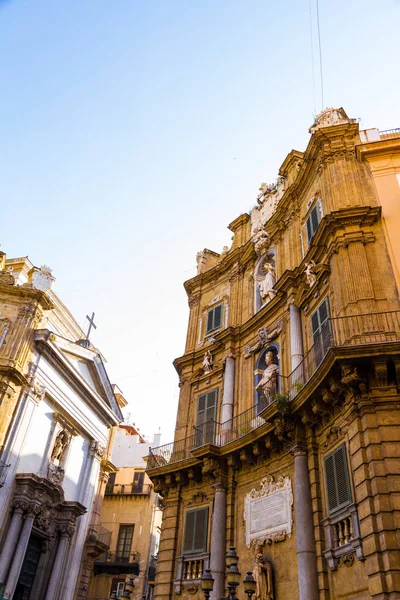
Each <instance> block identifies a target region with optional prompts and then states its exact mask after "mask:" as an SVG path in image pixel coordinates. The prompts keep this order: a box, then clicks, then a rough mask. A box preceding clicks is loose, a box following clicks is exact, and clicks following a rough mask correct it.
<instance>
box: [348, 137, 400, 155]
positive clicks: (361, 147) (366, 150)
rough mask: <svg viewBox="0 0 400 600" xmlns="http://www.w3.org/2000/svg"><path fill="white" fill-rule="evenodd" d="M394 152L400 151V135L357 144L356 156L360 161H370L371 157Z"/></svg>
mask: <svg viewBox="0 0 400 600" xmlns="http://www.w3.org/2000/svg"><path fill="white" fill-rule="evenodd" d="M394 152H400V137H398V138H388V139H383V140H377V141H376V142H369V143H366V144H358V145H357V146H356V156H357V158H358V160H360V161H363V160H367V161H368V160H369V159H370V158H376V157H377V156H378V155H379V154H380V155H386V154H393V153H394Z"/></svg>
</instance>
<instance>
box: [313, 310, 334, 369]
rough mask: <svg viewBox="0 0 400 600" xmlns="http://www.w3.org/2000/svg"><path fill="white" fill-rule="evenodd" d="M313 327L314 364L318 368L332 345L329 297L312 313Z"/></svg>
mask: <svg viewBox="0 0 400 600" xmlns="http://www.w3.org/2000/svg"><path fill="white" fill-rule="evenodd" d="M311 329H312V336H313V358H314V365H313V366H314V369H316V368H317V367H318V366H319V365H320V363H321V362H322V361H323V359H324V358H325V355H326V353H327V352H328V350H329V348H330V347H331V329H330V323H329V301H328V298H325V300H324V301H323V302H322V303H321V304H320V305H319V307H318V308H317V310H316V311H315V313H313V314H312V315H311Z"/></svg>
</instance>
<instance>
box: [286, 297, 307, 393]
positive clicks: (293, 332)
mask: <svg viewBox="0 0 400 600" xmlns="http://www.w3.org/2000/svg"><path fill="white" fill-rule="evenodd" d="M289 314H290V358H291V367H292V371H294V370H295V369H297V367H298V366H299V365H300V363H301V361H302V360H303V358H304V350H303V333H302V330H301V312H300V308H299V307H298V306H295V305H294V304H291V305H290V307H289ZM297 371H298V372H296V373H295V374H294V380H293V383H294V382H295V381H301V383H303V369H302V368H301V367H300V368H299V369H297Z"/></svg>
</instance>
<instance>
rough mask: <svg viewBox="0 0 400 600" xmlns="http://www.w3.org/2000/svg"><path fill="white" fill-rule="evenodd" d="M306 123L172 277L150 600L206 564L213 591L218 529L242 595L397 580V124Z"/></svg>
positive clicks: (336, 589)
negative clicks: (171, 389)
mask: <svg viewBox="0 0 400 600" xmlns="http://www.w3.org/2000/svg"><path fill="white" fill-rule="evenodd" d="M310 134H311V135H310V140H309V143H308V146H307V148H306V150H305V152H299V151H295V150H292V151H291V152H290V153H289V154H288V156H287V157H286V159H285V160H284V162H283V164H282V166H281V168H280V170H279V178H278V181H277V183H275V184H271V185H267V184H262V186H261V188H260V193H259V196H258V198H257V205H256V206H255V207H254V209H253V210H252V211H251V214H243V215H240V216H239V217H238V218H237V219H235V220H234V221H233V222H232V223H231V224H230V225H229V229H230V230H231V231H232V232H233V242H232V246H231V248H229V249H228V248H226V247H225V248H224V250H223V252H222V253H221V254H218V253H216V252H213V251H211V250H207V249H206V250H204V251H203V252H200V253H199V254H198V256H197V263H198V274H197V276H195V277H194V278H192V279H190V280H189V281H187V282H186V283H185V289H186V292H187V295H188V299H189V307H190V317H189V325H188V332H187V339H186V348H185V354H184V355H183V356H182V357H180V358H178V359H176V360H175V363H174V364H175V368H176V370H177V372H178V374H179V379H180V388H181V392H180V399H179V407H178V414H177V421H176V431H175V440H174V442H172V443H170V444H166V445H164V446H159V447H156V448H152V449H151V452H150V455H149V458H148V465H147V472H148V474H149V476H150V478H151V479H152V481H153V483H154V486H155V489H156V490H158V491H159V492H160V493H162V495H163V497H164V504H165V508H164V517H163V525H162V533H161V542H160V549H159V555H158V566H157V576H156V587H155V598H157V599H159V600H161V599H162V600H167V599H168V600H172V599H174V600H178V599H179V598H182V600H187V599H188V598H190V597H193V598H197V599H198V600H200V599H201V598H202V591H201V577H202V575H203V573H204V571H205V569H208V568H209V569H211V572H212V576H213V578H214V591H213V595H212V598H214V599H219V598H221V597H222V596H223V595H224V590H225V582H226V580H225V573H226V567H225V554H226V551H227V549H228V547H230V546H235V547H236V549H237V552H238V555H239V557H240V562H239V566H240V569H241V571H242V573H244V572H245V571H247V570H253V573H254V577H255V578H256V580H257V592H256V599H257V600H272V599H276V598H279V600H289V599H292V598H299V599H300V600H317V599H320V600H328V599H334V598H343V599H350V598H352V599H354V598H357V599H363V600H364V599H365V600H366V599H371V598H373V599H374V600H378V599H379V600H383V599H394V598H399V597H400V570H399V569H400V558H399V556H400V555H399V549H400V548H399V544H400V542H399V537H398V524H399V521H398V519H399V508H400V504H399V490H400V461H399V451H398V448H399V443H398V440H399V439H400V409H399V406H400V405H399V400H400V396H399V393H400V318H399V317H400V311H399V308H400V306H399V296H398V293H399V277H398V269H399V260H400V247H399V239H400V238H399V235H398V232H399V231H400V210H399V207H400V187H399V186H400V130H391V131H387V132H379V131H378V130H367V131H360V129H359V125H358V123H357V121H356V120H355V119H351V118H348V116H347V114H346V113H345V111H344V110H343V109H342V108H340V109H326V110H325V111H323V112H322V113H320V114H319V115H318V116H317V118H316V122H315V123H314V125H313V126H312V127H311V128H310ZM240 594H243V589H242V588H241V587H240V588H239V595H240Z"/></svg>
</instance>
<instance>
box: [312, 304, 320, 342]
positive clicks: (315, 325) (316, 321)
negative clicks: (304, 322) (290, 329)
mask: <svg viewBox="0 0 400 600" xmlns="http://www.w3.org/2000/svg"><path fill="white" fill-rule="evenodd" d="M311 327H312V334H313V340H315V338H316V337H318V334H319V318H318V311H317V310H316V311H315V313H314V314H313V315H312V317H311Z"/></svg>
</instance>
